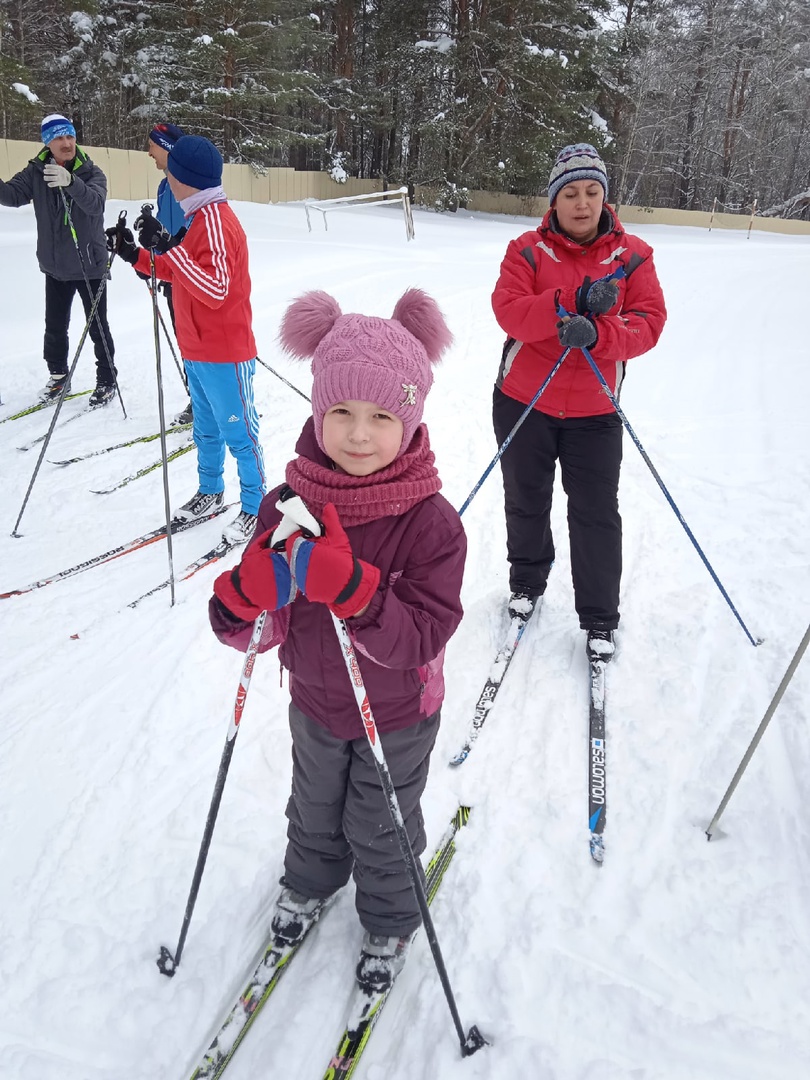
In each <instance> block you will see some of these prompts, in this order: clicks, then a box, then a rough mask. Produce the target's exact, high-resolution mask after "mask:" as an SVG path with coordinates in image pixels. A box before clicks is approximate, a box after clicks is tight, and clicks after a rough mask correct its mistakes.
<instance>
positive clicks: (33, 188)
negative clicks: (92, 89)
mask: <svg viewBox="0 0 810 1080" xmlns="http://www.w3.org/2000/svg"><path fill="white" fill-rule="evenodd" d="M42 141H43V143H44V144H45V145H44V147H43V148H42V150H41V151H40V152H39V153H38V154H37V155H36V157H34V158H32V159H31V161H29V162H28V164H27V165H26V166H25V168H24V169H22V170H21V171H20V172H18V173H17V174H16V175H15V176H12V178H11V179H10V180H8V181H5V182H4V181H2V180H0V204H2V205H3V206H27V204H28V203H30V202H33V204H34V213H35V215H36V219H37V260H38V261H39V268H40V270H41V271H42V273H43V274H44V275H45V343H44V346H43V353H44V357H45V363H46V364H47V365H48V371H49V372H50V378H49V379H48V384H47V386H46V387H45V389H44V390H43V392H42V395H41V398H42V400H43V401H52V400H55V399H56V398H58V397H59V395H60V393H61V392H62V389H63V387H64V385H65V380H66V379H67V376H68V347H69V339H68V327H69V326H70V309H71V305H72V303H73V297H74V296H75V294H76V293H77V292H78V293H79V296H80V297H81V299H82V304H83V305H84V310H85V314H86V315H87V316H88V317H89V315H90V309H91V307H92V304H93V299H94V297H95V296H96V295H97V294H98V293H99V290H101V293H100V297H99V302H98V306H97V308H96V314H95V318H94V319H93V322H92V323H91V325H90V337H91V339H92V341H93V345H94V346H95V354H96V389H95V390H94V392H93V394H92V396H91V398H90V404H91V405H93V406H97V405H106V404H107V403H108V402H109V401H112V399H113V396H114V394H115V371H114V369H113V367H112V366H111V365H112V363H113V356H114V353H115V349H114V346H113V340H112V337H111V336H110V329H109V327H108V325H107V293H106V289H102V288H101V287H102V284H103V282H104V279H105V277H106V274H107V247H106V240H105V236H104V203H105V200H106V198H107V178H106V176H105V175H104V173H103V172H102V171H101V169H99V167H98V166H97V165H94V164H93V162H92V161H91V160H90V158H89V157H88V156H87V154H85V153H84V151H83V150H81V149H80V148H79V147H78V146H77V145H76V129H75V128H74V127H73V124H72V123H71V122H70V120H68V119H67V118H66V117H64V116H61V115H59V114H56V113H54V114H52V115H51V116H46V117H45V119H44V120H43V121H42ZM63 196H64V197H65V198H66V199H67V204H68V207H69V209H70V218H71V219H72V221H73V228H74V229H75V236H74V235H73V234H72V232H71V228H70V220H69V219H68V215H67V213H66V209H65V203H64V202H63ZM85 279H86V280H85ZM87 282H89V285H90V289H89V291H88V288H87ZM69 389H70V388H69V387H68V390H69Z"/></svg>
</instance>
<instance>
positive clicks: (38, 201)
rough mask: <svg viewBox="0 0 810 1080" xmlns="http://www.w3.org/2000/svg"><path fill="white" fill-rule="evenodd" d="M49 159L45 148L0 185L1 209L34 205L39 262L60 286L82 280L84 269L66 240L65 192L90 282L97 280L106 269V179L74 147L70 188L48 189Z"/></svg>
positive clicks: (70, 167)
mask: <svg viewBox="0 0 810 1080" xmlns="http://www.w3.org/2000/svg"><path fill="white" fill-rule="evenodd" d="M52 160H53V158H52V155H51V152H50V150H49V149H48V148H47V147H43V148H42V150H40V152H39V153H38V154H37V156H36V157H35V158H32V159H31V160H30V161H29V162H28V164H27V165H26V166H25V168H24V169H22V170H21V171H20V172H18V173H17V174H16V175H15V176H12V178H11V179H10V180H8V181H6V182H4V181H2V180H0V205H3V206H26V205H27V204H28V203H30V202H33V204H34V213H35V214H36V219H37V259H38V260H39V268H40V270H41V271H42V273H43V274H50V276H51V277H53V278H56V279H57V280H58V281H81V280H82V277H83V274H82V266H81V263H80V261H79V256H78V254H77V252H76V245H75V243H74V241H73V237H72V236H71V235H70V225H69V223H68V220H67V215H66V214H65V208H64V205H63V204H62V196H61V194H60V192H62V191H64V192H65V195H66V197H67V199H68V201H69V205H70V215H71V217H72V219H73V226H74V228H75V229H76V236H77V239H78V242H79V247H80V249H81V253H82V259H83V260H84V269H85V272H86V273H87V277H88V278H89V279H90V280H91V281H98V280H99V279H100V278H102V277H103V276H104V274H105V272H106V270H107V247H106V243H105V238H104V203H105V201H106V199H107V177H106V176H105V175H104V173H103V172H102V171H101V169H100V168H99V167H98V165H94V164H93V162H92V161H91V160H90V158H89V157H88V156H87V154H85V152H84V151H83V150H80V149H79V147H76V157H75V158H74V160H73V162H72V164H71V165H70V166H68V168H69V169H70V170H71V172H72V174H73V183H72V184H71V185H70V187H67V188H49V187H48V185H47V184H46V183H45V176H44V170H45V166H46V165H47V163H48V162H49V161H52Z"/></svg>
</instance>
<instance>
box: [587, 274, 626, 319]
mask: <svg viewBox="0 0 810 1080" xmlns="http://www.w3.org/2000/svg"><path fill="white" fill-rule="evenodd" d="M618 299H619V286H618V285H617V284H616V282H615V281H610V280H609V279H608V278H600V279H599V281H595V282H594V283H593V285H591V287H590V289H588V291H587V293H586V294H585V310H586V311H590V313H591V314H592V315H607V313H608V312H609V311H610V309H611V308H612V307H613V305H614V304H615V303H616V302H617V301H618Z"/></svg>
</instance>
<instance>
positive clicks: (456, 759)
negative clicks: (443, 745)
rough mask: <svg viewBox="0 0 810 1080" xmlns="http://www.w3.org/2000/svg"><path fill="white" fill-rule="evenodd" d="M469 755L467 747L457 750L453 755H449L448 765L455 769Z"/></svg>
mask: <svg viewBox="0 0 810 1080" xmlns="http://www.w3.org/2000/svg"><path fill="white" fill-rule="evenodd" d="M469 756H470V751H469V750H467V749H464V750H459V752H458V753H457V754H456V756H455V757H451V758H450V761H449V762H448V765H452V767H453V768H454V769H457V768H458V766H459V765H463V764H464V762H465V761H466V760H467V758H468V757H469Z"/></svg>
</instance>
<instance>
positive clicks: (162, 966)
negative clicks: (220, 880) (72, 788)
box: [157, 611, 267, 978]
mask: <svg viewBox="0 0 810 1080" xmlns="http://www.w3.org/2000/svg"><path fill="white" fill-rule="evenodd" d="M266 618H267V612H266V611H263V612H262V613H261V614H260V615H259V616H258V618H257V619H256V621H255V623H254V624H253V633H252V634H251V637H250V643H249V644H248V647H247V650H246V652H245V661H244V663H243V665H242V674H241V675H240V677H239V685H238V686H237V688H236V698H235V700H234V705H233V713H232V715H231V721H230V723H229V725H228V734H227V736H226V738H225V746H224V748H223V750H222V757H221V759H220V762H219V770H218V771H217V779H216V783H215V784H214V794H213V795H212V797H211V805H210V807H209V808H208V817H207V818H206V821H205V830H204V832H203V838H202V844H201V845H200V853H199V855H198V856H197V865H196V867H195V869H194V878H193V880H192V882H191V891H190V892H189V897H188V901H187V903H186V913H185V915H184V916H183V925H182V927H181V929H180V940H179V941H178V942H177V948H176V949H175V950H174V955H172V954H171V953H170V952H169V950H168V949H167V948H166V946H165V945H161V947H160V956H159V957H158V959H157V966H158V968H159V970H160V972H161V974H162V975H167V976H169V978H171V976H172V975H174V973H175V971H177V968H178V965H179V964H180V957H181V956H182V955H183V947H184V945H185V942H186V935H187V934H188V928H189V924H190V922H191V916H192V915H193V913H194V905H195V904H196V902H197V894H198V892H199V891H200V882H201V881H202V876H203V870H204V869H205V861H206V859H207V858H208V849H209V848H210V846H211V837H212V836H213V835H214V825H215V824H216V820H217V813H218V811H219V804H220V802H221V801H222V792H223V790H224V788H225V780H226V779H227V776H228V767H229V765H230V763H231V757H232V756H233V748H234V744H235V743H236V736H237V735H238V734H239V723H240V721H241V719H242V713H243V711H244V708H245V701H246V700H247V694H248V689H249V688H250V678H251V675H252V674H253V666H254V664H255V663H256V656H257V653H258V651H259V642H260V641H261V638H262V630H263V629H264V623H265V620H266Z"/></svg>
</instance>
